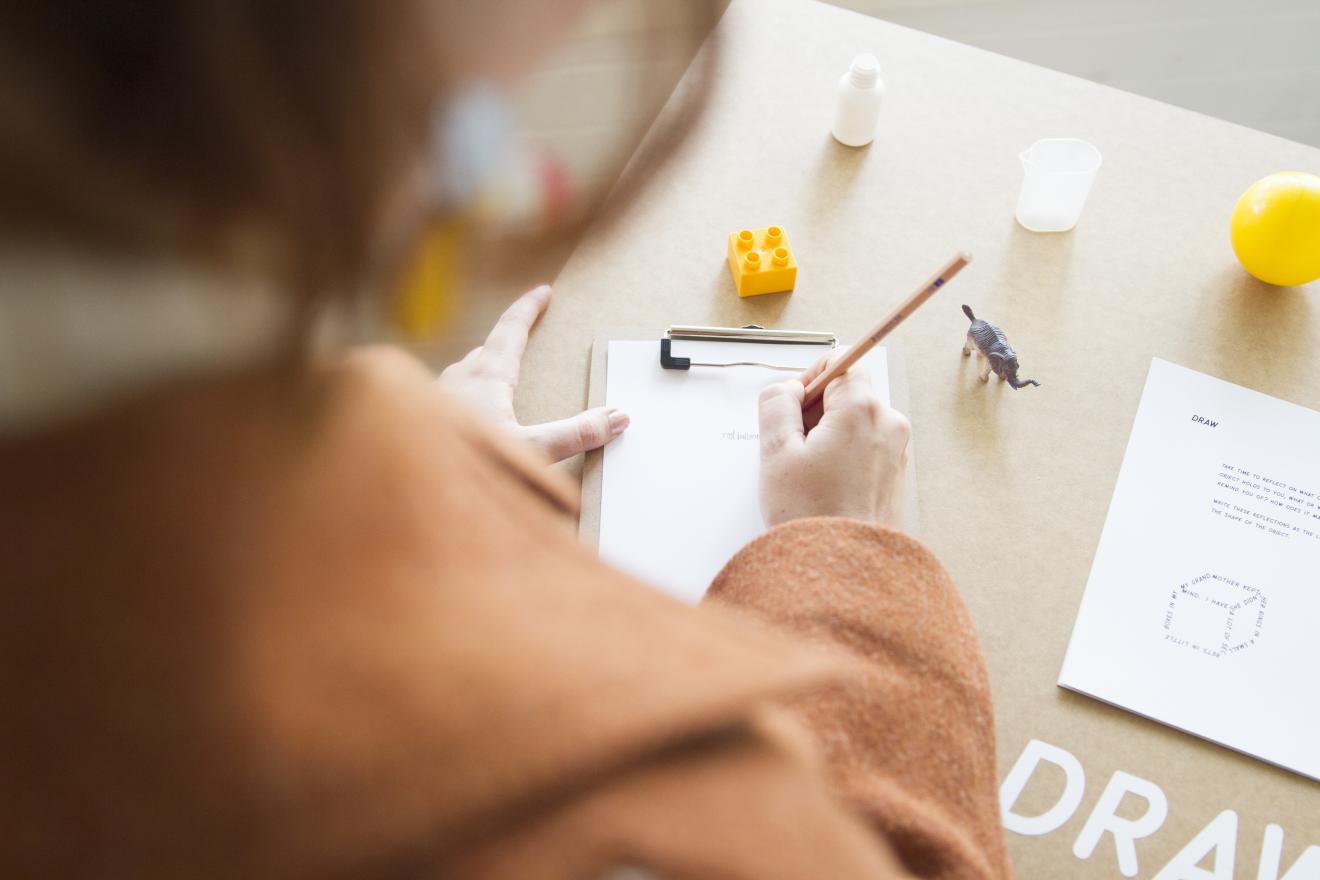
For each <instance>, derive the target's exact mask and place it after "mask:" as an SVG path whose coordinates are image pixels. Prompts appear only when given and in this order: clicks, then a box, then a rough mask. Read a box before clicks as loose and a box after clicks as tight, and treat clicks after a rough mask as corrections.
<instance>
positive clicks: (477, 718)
mask: <svg viewBox="0 0 1320 880" xmlns="http://www.w3.org/2000/svg"><path fill="white" fill-rule="evenodd" d="M0 486H4V487H5V492H4V493H3V496H2V497H0V534H3V535H4V536H5V538H4V541H3V543H2V544H0V596H3V607H0V680H2V681H3V693H4V695H5V712H4V713H3V718H4V721H3V722H0V780H2V784H0V829H2V830H0V874H3V875H4V876H7V877H19V876H66V877H73V876H83V875H95V876H99V877H115V876H125V877H127V876H132V877H182V876H194V877H226V878H232V877H290V878H292V877H299V878H307V877H349V876H352V877H423V876H428V877H457V878H466V877H473V878H475V877H483V878H486V877H489V878H506V877H507V878H547V880H557V878H565V880H567V878H592V877H609V876H614V877H623V876H634V877H641V876H649V877H663V878H686V877H719V878H761V880H764V878H781V877H782V878H808V877H810V878H850V877H890V876H903V875H907V874H910V875H914V876H920V877H947V878H953V877H968V878H970V877H978V878H1004V877H1007V876H1008V875H1009V868H1008V865H1007V860H1006V857H1005V852H1004V845H1003V840H1002V837H1001V832H1000V827H999V815H998V810H997V805H996V797H995V772H994V744H993V732H992V723H991V711H990V701H989V691H988V688H987V684H986V676H985V671H984V669H983V665H982V661H981V659H980V655H979V653H978V650H977V646H976V640H975V637H974V636H973V634H972V630H971V628H970V626H969V623H968V620H967V616H966V613H965V612H964V610H963V607H962V604H961V602H960V601H959V599H958V596H957V592H956V590H955V589H954V587H953V585H952V583H951V582H950V581H949V578H948V576H947V575H946V573H945V572H944V569H943V568H942V567H941V566H940V564H939V563H938V562H937V561H936V560H935V558H934V557H933V556H932V555H931V554H930V553H929V552H928V551H927V550H925V549H924V548H923V547H922V546H921V545H920V544H918V543H917V542H915V541H913V540H911V539H910V538H907V537H904V536H902V535H899V534H895V533H892V532H886V531H884V530H882V529H878V528H874V527H871V526H867V525H862V524H860V523H855V522H850V521H846V520H811V521H802V522H796V523H790V524H788V525H785V526H781V527H779V528H777V529H774V530H772V531H771V532H769V533H768V534H766V535H765V536H764V537H762V538H760V539H759V540H757V541H755V542H753V543H752V544H751V545H750V546H748V547H747V548H745V549H744V550H743V551H742V552H740V553H739V554H738V555H737V556H736V557H735V558H734V559H733V560H732V561H731V562H730V563H729V565H728V567H727V568H726V569H725V571H724V572H723V573H722V574H721V575H720V576H719V578H718V579H717V580H716V582H715V584H714V585H713V587H712V589H711V591H710V596H709V598H708V600H707V602H706V603H705V606H704V607H701V608H688V607H684V606H682V605H679V604H677V603H675V602H673V601H670V600H669V599H667V598H665V597H664V596H662V595H660V594H659V593H657V592H655V591H653V590H651V589H649V588H647V587H645V586H642V585H640V584H637V583H634V582H632V581H630V580H629V579H628V578H626V577H625V576H623V575H621V574H619V573H617V572H615V571H612V570H610V569H609V568H607V567H605V566H604V565H602V564H601V563H599V562H598V561H596V560H595V559H594V558H592V556H591V555H590V554H589V553H587V552H585V551H584V550H583V549H582V548H581V547H580V546H579V545H578V544H577V543H576V542H575V540H574V538H573V535H572V532H571V527H570V523H571V516H570V515H571V513H572V512H573V509H574V504H575V500H574V497H575V496H574V493H573V491H572V490H571V488H570V487H569V486H567V485H566V484H565V482H564V481H563V479H562V477H561V476H559V475H558V474H557V472H555V471H553V470H551V469H549V468H547V467H545V466H544V465H543V464H542V463H541V462H539V461H536V460H535V459H534V458H532V456H531V455H530V453H528V452H526V451H525V450H523V449H521V448H520V447H517V446H514V445H512V444H511V443H509V442H507V441H505V440H504V439H503V438H501V437H496V436H493V435H491V434H490V433H488V432H487V431H485V430H483V429H481V428H479V427H477V426H475V425H473V424H472V422H471V420H470V418H469V417H468V416H467V415H466V414H465V413H464V412H462V411H461V410H459V409H458V408H457V407H456V406H454V405H453V404H451V403H449V402H447V401H445V400H443V399H442V398H440V397H439V396H438V394H437V393H436V392H435V390H434V387H433V386H432V385H431V383H429V382H428V381H427V377H426V376H425V374H424V372H423V371H422V370H421V369H420V367H418V366H417V365H415V364H413V363H411V362H410V361H407V360H405V359H403V358H401V357H397V356H385V357H375V358H365V359H357V360H355V361H353V362H351V363H350V364H349V365H345V366H341V367H336V368H334V369H330V370H325V371H321V372H318V373H317V374H316V375H315V376H310V377H304V378H303V379H301V380H299V381H297V382H295V383H292V384H290V383H288V382H286V381H280V380H276V379H274V378H271V377H266V376H245V377H238V378H232V379H228V380H223V381H213V382H209V383H204V384H203V383H192V384H190V385H187V386H183V387H177V388H174V389H170V390H167V391H163V392H160V393H157V394H153V395H150V396H146V397H141V398H139V399H137V400H135V401H132V402H126V403H124V404H122V405H120V406H118V407H116V408H114V409H113V410H112V411H107V412H104V413H102V414H101V415H98V416H94V417H89V418H85V419H82V420H80V421H78V422H76V423H69V424H66V425H64V426H61V427H58V428H51V429H49V430H45V431H42V432H41V433H40V434H32V435H28V436H21V437H14V438H10V439H7V440H5V441H4V442H3V443H0ZM623 869H637V871H640V872H641V873H636V872H634V873H632V874H627V873H618V872H619V871H622V870H623ZM612 872H613V873H612Z"/></svg>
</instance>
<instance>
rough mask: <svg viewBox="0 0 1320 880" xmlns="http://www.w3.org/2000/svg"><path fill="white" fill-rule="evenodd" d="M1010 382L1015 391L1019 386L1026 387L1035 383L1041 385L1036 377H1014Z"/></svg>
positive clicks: (1037, 385)
mask: <svg viewBox="0 0 1320 880" xmlns="http://www.w3.org/2000/svg"><path fill="white" fill-rule="evenodd" d="M1008 384H1010V385H1012V386H1013V390H1014V391H1016V390H1017V389H1019V388H1026V387H1027V386H1028V385H1035V386H1036V387H1037V388H1039V387H1040V383H1039V382H1037V381H1036V380H1035V379H1022V380H1018V379H1014V380H1012V381H1011V382H1009V383H1008Z"/></svg>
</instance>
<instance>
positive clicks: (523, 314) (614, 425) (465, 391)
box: [436, 284, 628, 461]
mask: <svg viewBox="0 0 1320 880" xmlns="http://www.w3.org/2000/svg"><path fill="white" fill-rule="evenodd" d="M550 293H551V291H550V286H549V285H546V284H543V285H541V286H540V287H537V288H535V289H534V290H529V291H528V292H527V293H524V294H523V295H522V296H520V297H519V298H518V300H517V301H516V302H515V303H514V304H513V305H511V306H509V308H508V309H507V310H505V312H504V314H503V315H501V316H500V319H499V321H498V322H496V324H495V327H494V329H493V330H491V331H490V335H489V336H487V337H486V342H485V344H483V345H481V346H479V347H477V348H474V349H472V351H470V352H468V354H467V356H466V357H464V358H463V359H462V360H461V361H459V362H458V363H456V364H451V365H450V366H448V367H446V368H445V371H444V372H443V373H441V374H440V378H439V379H437V380H436V384H438V385H439V386H440V387H441V388H443V389H444V390H445V391H446V392H448V393H449V394H451V395H453V396H454V397H457V398H458V399H459V400H461V401H463V403H465V404H467V405H468V407H469V408H471V409H473V410H475V411H476V412H477V413H479V414H480V415H482V416H484V417H485V418H486V419H487V420H489V421H490V422H492V423H493V424H495V425H497V426H499V427H501V428H504V429H506V430H508V431H511V432H512V433H514V434H516V435H517V436H520V437H521V438H522V439H524V440H525V441H527V442H528V443H530V444H532V445H533V446H535V447H536V448H537V449H539V450H541V451H542V452H543V453H545V455H547V456H548V457H549V458H550V459H551V460H552V461H563V460H564V459H566V458H572V457H573V456H575V455H577V454H578V453H580V452H586V451H588V450H591V449H596V448H598V447H601V446H604V445H605V444H606V443H608V442H610V441H611V440H613V439H614V438H615V437H617V436H619V435H620V434H622V433H623V431H624V429H625V428H627V427H628V416H627V415H626V414H625V413H623V412H621V411H619V410H617V409H610V408H609V407H604V406H600V407H596V408H595V409H589V410H587V411H586V412H581V413H578V414H577V415H575V416H573V417H571V418H567V419H561V420H560V421H557V422H546V423H545V424H541V425H520V424H518V417H517V416H515V415H514V413H513V389H514V388H516V387H517V386H518V372H519V369H520V368H521V367H522V356H523V351H524V350H525V349H526V348H527V337H528V335H529V334H530V333H531V332H532V326H533V325H534V324H535V323H536V320H537V319H538V318H539V317H541V313H542V312H544V311H545V309H546V306H548V305H549V304H550Z"/></svg>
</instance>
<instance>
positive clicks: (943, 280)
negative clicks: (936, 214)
mask: <svg viewBox="0 0 1320 880" xmlns="http://www.w3.org/2000/svg"><path fill="white" fill-rule="evenodd" d="M971 261H972V255H971V254H969V253H967V252H966V251H962V252H960V253H958V254H957V255H956V256H954V258H953V259H952V260H949V262H948V263H947V264H945V265H944V267H943V268H941V269H940V270H939V271H938V272H936V273H935V274H934V275H932V276H931V278H930V280H929V281H927V282H926V283H925V284H923V285H922V286H921V287H918V288H917V289H916V291H915V292H914V293H913V294H912V295H911V296H909V297H908V298H907V299H905V300H903V302H901V303H899V304H898V307H897V308H895V309H894V310H893V311H892V312H890V313H889V315H888V316H887V317H886V318H885V319H884V320H883V321H881V322H880V323H879V324H876V325H875V327H873V328H872V329H871V332H870V333H868V334H866V336H865V337H864V338H862V339H860V340H858V341H857V343H856V344H855V345H853V346H852V347H851V348H849V349H848V351H846V352H845V353H844V355H843V357H841V358H839V359H838V360H837V361H835V362H834V363H833V364H831V365H830V366H829V368H828V369H826V370H825V371H824V372H822V373H821V374H820V375H819V376H817V377H816V378H815V379H813V380H812V381H811V384H810V385H808V386H807V388H806V394H805V395H804V396H803V398H802V406H803V408H804V409H805V408H806V407H808V406H811V405H812V404H813V403H815V402H816V400H817V399H819V397H820V396H821V395H822V394H824V393H825V386H826V385H828V384H830V383H831V382H833V381H834V380H835V379H837V378H839V377H840V376H842V375H843V374H844V373H846V372H848V369H849V368H850V367H852V365H853V364H855V363H857V362H858V361H859V360H861V359H862V357H863V356H864V355H865V354H866V353H867V352H868V351H870V350H871V349H873V348H875V347H876V345H878V344H879V343H880V341H881V340H882V339H884V338H885V337H886V336H888V335H889V334H890V333H892V332H894V328H895V327H897V326H898V325H899V324H902V323H903V322H904V321H906V320H907V318H908V316H909V315H911V314H912V313H913V312H915V311H916V310H917V309H918V308H920V307H921V304H922V303H924V302H925V301H926V300H928V299H930V298H931V297H932V296H934V295H935V291H937V290H939V289H940V288H941V287H943V286H944V285H946V284H948V283H949V282H950V281H952V280H953V277H954V276H955V275H957V274H958V273H959V272H961V271H962V270H963V267H964V266H966V265H967V264H968V263H970V262H971Z"/></svg>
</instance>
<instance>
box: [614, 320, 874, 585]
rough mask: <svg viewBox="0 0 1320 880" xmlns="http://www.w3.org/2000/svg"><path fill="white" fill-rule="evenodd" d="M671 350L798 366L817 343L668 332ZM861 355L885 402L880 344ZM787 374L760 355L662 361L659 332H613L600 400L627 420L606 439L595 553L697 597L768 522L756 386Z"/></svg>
mask: <svg viewBox="0 0 1320 880" xmlns="http://www.w3.org/2000/svg"><path fill="white" fill-rule="evenodd" d="M673 353H674V355H675V356H677V357H693V358H695V359H700V360H709V361H713V362H717V363H725V362H729V361H748V360H750V361H761V362H764V363H770V364H776V365H784V366H797V367H802V368H804V369H805V368H806V367H809V366H811V365H812V364H813V363H815V362H816V360H818V359H819V358H820V357H821V354H822V349H821V347H820V346H814V345H770V344H760V343H745V342H706V341H682V342H680V341H675V342H674V347H673ZM859 366H860V367H862V368H865V369H866V370H868V371H869V373H870V375H871V380H872V382H873V383H874V385H875V388H876V390H877V391H878V392H879V394H880V397H881V399H882V400H884V401H885V402H886V403H888V402H889V371H888V361H887V358H886V354H885V349H884V348H876V349H874V350H872V351H871V352H869V353H868V354H867V355H866V356H865V357H864V358H862V360H861V362H860V364H859ZM791 375H793V374H792V373H788V372H776V371H774V370H767V369H762V368H758V367H727V368H713V367H693V368H692V369H691V370H686V371H679V370H664V369H661V368H660V352H659V343H657V342H654V341H649V342H634V341H614V342H610V344H609V353H608V360H607V373H606V387H605V400H606V403H607V404H608V405H609V406H615V407H618V408H620V409H622V410H624V411H625V412H626V413H628V415H629V416H630V417H631V419H632V424H631V426H630V427H629V428H628V430H627V431H626V432H625V433H624V435H623V436H622V437H620V438H619V439H618V440H615V441H614V442H613V443H610V444H609V445H608V446H606V447H605V457H604V464H603V471H602V477H601V506H600V540H599V548H600V555H601V558H603V559H605V560H606V561H607V562H610V563H612V564H613V565H616V566H618V567H619V568H621V569H623V570H625V571H627V572H630V573H632V574H633V575H635V576H637V577H639V578H641V579H642V580H644V581H648V582H649V583H651V584H654V585H655V586H657V587H660V588H661V589H663V590H665V591H666V592H668V593H671V594H672V595H674V596H677V597H678V598H680V599H683V600H685V601H688V602H696V601H698V600H700V598H701V596H702V595H703V594H704V593H705V591H706V587H707V586H709V585H710V582H711V580H712V579H713V578H714V577H715V575H716V574H718V573H719V570H720V569H721V568H723V566H724V564H725V563H726V562H727V561H728V560H729V557H731V556H732V555H733V554H734V553H736V552H737V551H738V549H739V548H741V547H742V546H743V545H744V544H746V543H747V542H748V541H750V540H752V539H753V538H755V537H756V536H757V535H759V534H760V533H761V532H763V531H764V530H765V524H764V523H763V522H762V520H761V513H760V505H759V500H758V495H757V479H758V465H759V462H760V442H759V436H760V435H759V429H758V426H757V395H758V394H759V393H760V390H761V388H762V387H764V386H766V385H769V384H771V383H773V382H778V381H781V380H782V379H784V378H785V377H787V376H791Z"/></svg>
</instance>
